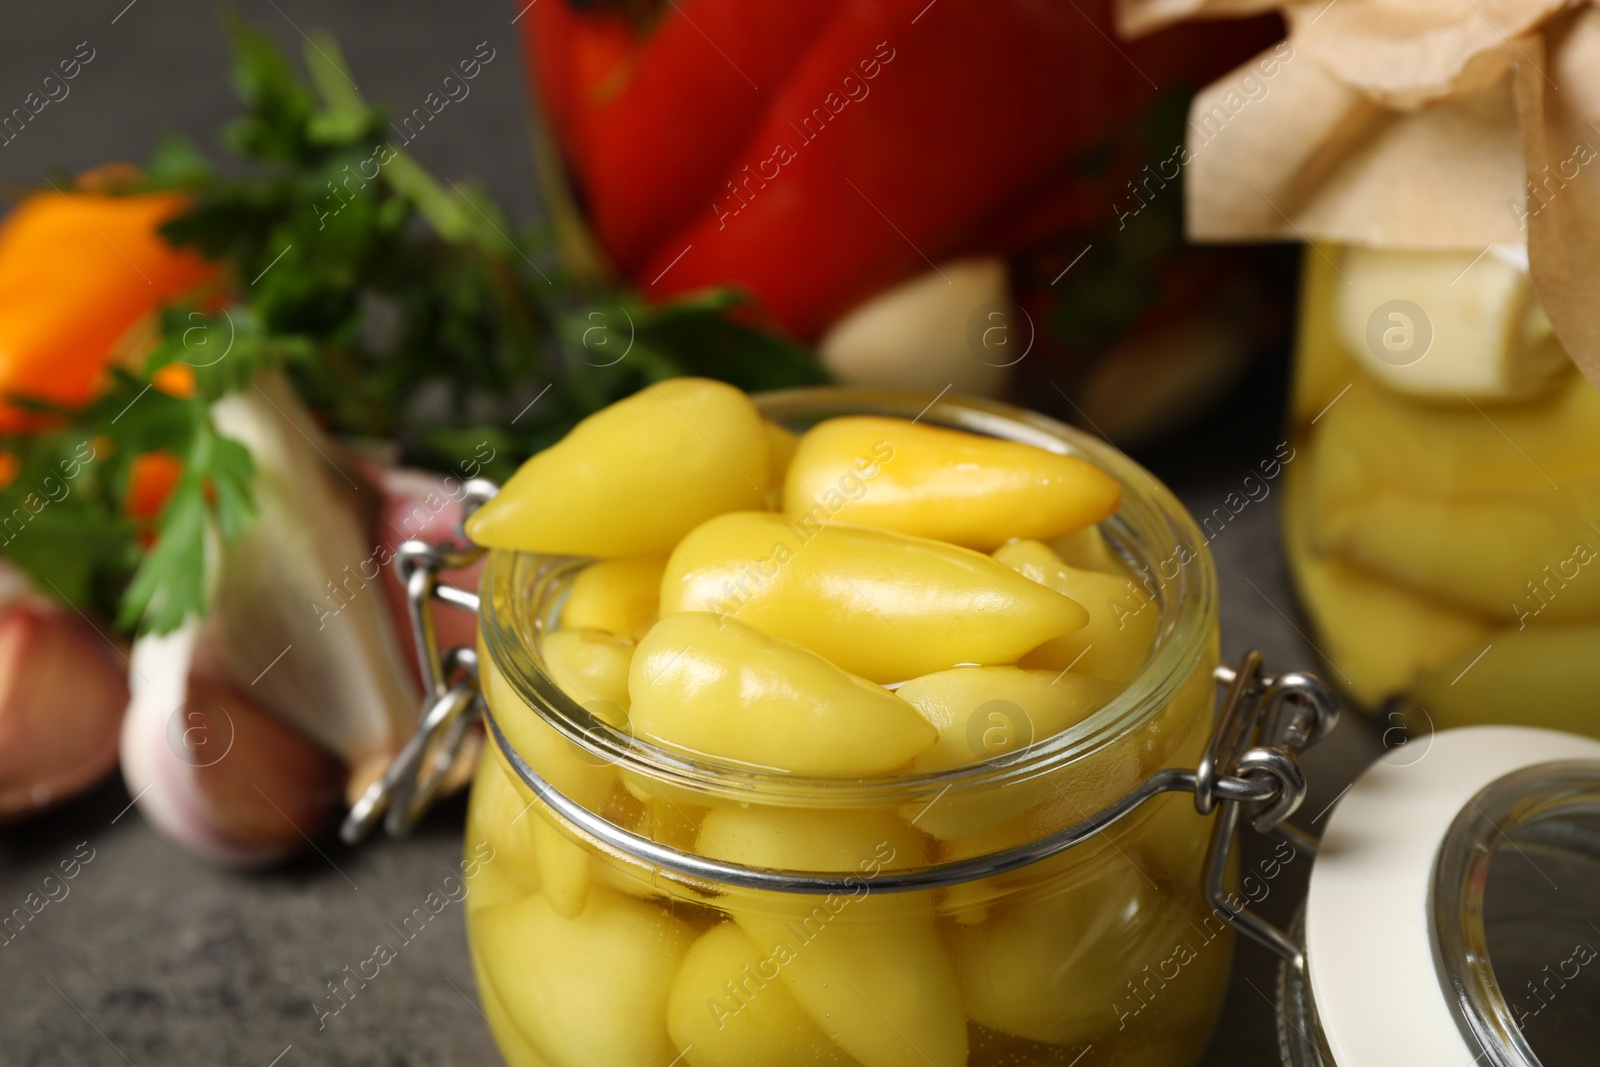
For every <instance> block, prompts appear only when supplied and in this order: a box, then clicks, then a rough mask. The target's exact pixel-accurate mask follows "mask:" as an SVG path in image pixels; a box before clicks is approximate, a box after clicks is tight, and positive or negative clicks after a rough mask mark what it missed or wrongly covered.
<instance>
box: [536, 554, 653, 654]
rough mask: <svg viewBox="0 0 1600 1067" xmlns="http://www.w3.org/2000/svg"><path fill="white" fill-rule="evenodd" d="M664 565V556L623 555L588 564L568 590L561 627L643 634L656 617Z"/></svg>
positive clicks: (639, 635)
mask: <svg viewBox="0 0 1600 1067" xmlns="http://www.w3.org/2000/svg"><path fill="white" fill-rule="evenodd" d="M666 566H667V561H666V558H665V557H664V556H623V557H621V558H619V559H602V560H596V561H595V562H594V563H591V564H589V565H588V566H587V567H585V568H583V570H581V571H579V572H578V574H577V576H576V577H575V578H573V579H572V587H571V588H570V589H568V590H567V603H566V605H565V606H564V607H563V608H562V609H561V625H562V627H563V628H565V629H569V630H605V631H606V632H607V633H613V634H617V635H619V636H621V637H632V638H634V639H635V640H637V639H638V638H641V637H643V636H644V635H645V631H646V630H649V629H650V627H651V626H652V625H654V624H655V621H656V611H657V606H658V604H659V602H660V599H661V572H662V571H664V570H665V569H666Z"/></svg>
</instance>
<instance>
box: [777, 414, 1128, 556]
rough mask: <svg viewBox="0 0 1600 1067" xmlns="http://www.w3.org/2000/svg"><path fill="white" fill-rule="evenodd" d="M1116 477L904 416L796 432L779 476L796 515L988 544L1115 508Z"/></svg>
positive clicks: (1082, 523) (1059, 529) (1060, 529)
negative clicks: (796, 443)
mask: <svg viewBox="0 0 1600 1067" xmlns="http://www.w3.org/2000/svg"><path fill="white" fill-rule="evenodd" d="M1121 499H1122V487H1121V486H1119V485H1118V484H1117V481H1116V479H1114V478H1112V477H1111V476H1110V475H1108V474H1106V473H1105V472H1104V471H1102V470H1100V469H1099V468H1098V467H1095V466H1094V465H1092V464H1090V463H1086V462H1084V461H1083V460H1081V459H1078V458H1077V457H1075V456H1062V455H1057V454H1055V453H1053V452H1046V451H1045V450H1044V449H1042V448H1035V447H1033V446H1032V445H1025V444H1019V443H1017V442H1015V441H1001V440H998V439H995V438H990V437H980V436H978V435H976V434H970V433H962V432H960V431H956V430H946V429H940V428H937V427H933V426H919V425H917V424H916V423H914V422H910V421H907V420H905V419H887V418H876V417H871V416H850V417H846V418H838V419H829V420H828V421H826V422H823V423H819V424H817V425H816V426H814V427H812V428H811V430H809V431H808V432H807V433H806V434H805V436H804V437H802V438H801V439H800V446H799V449H798V450H797V451H796V453H795V456H794V460H793V462H792V463H791V464H790V466H789V474H788V479H787V480H786V482H785V483H784V491H783V507H784V511H786V512H788V514H789V515H791V516H794V517H795V518H797V519H810V520H812V521H815V522H829V521H838V522H849V523H857V524H859V525H862V526H875V527H879V528H880V529H885V530H895V531H898V532H900V533H905V534H913V535H915V536H917V537H930V538H934V539H935V540H940V541H948V542H950V543H952V544H957V545H964V546H966V547H968V548H975V549H980V550H982V551H985V552H987V551H990V550H991V549H994V548H996V547H997V546H999V545H1002V544H1004V543H1005V542H1007V541H1009V540H1011V539H1012V538H1016V537H1027V538H1036V539H1041V540H1043V539H1048V538H1052V537H1059V536H1061V535H1063V534H1068V533H1071V532H1073V531H1075V530H1081V529H1083V528H1085V527H1087V526H1092V525H1094V524H1095V523H1097V522H1099V521H1100V520H1102V519H1105V518H1107V517H1108V516H1110V515H1111V514H1112V513H1113V512H1115V511H1116V510H1117V505H1118V504H1119V503H1120V502H1121Z"/></svg>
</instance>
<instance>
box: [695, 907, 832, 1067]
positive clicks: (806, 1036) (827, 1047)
mask: <svg viewBox="0 0 1600 1067" xmlns="http://www.w3.org/2000/svg"><path fill="white" fill-rule="evenodd" d="M779 975H780V971H779V970H778V968H777V966H776V964H775V962H774V961H773V960H771V959H769V958H768V957H767V955H766V953H764V952H763V951H762V950H761V947H760V946H759V945H757V944H756V943H755V942H754V941H752V940H751V939H750V935H749V934H747V933H745V932H744V931H743V930H741V929H739V927H738V926H736V925H734V924H733V923H723V924H722V925H721V926H715V927H712V928H711V929H710V930H709V931H707V932H706V933H705V934H704V935H702V936H701V938H700V940H698V941H696V942H695V943H694V947H693V948H691V949H689V955H688V957H687V958H685V959H684V961H683V967H682V968H681V969H679V971H678V978H677V981H675V982H674V983H673V986H672V995H671V996H670V997H669V998H668V1000H667V1030H668V1031H669V1032H670V1033H671V1034H672V1040H673V1041H674V1042H675V1043H676V1044H677V1046H678V1047H679V1048H681V1049H683V1050H684V1054H683V1058H684V1061H685V1062H686V1063H688V1064H689V1067H749V1065H750V1064H754V1063H759V1064H761V1065H762V1067H829V1065H834V1064H837V1065H839V1067H848V1065H849V1064H850V1062H851V1061H850V1059H849V1057H847V1056H846V1055H845V1054H844V1053H843V1052H842V1051H841V1050H840V1049H839V1047H838V1046H837V1045H835V1044H834V1043H833V1042H832V1041H830V1040H828V1035H827V1034H825V1033H823V1032H822V1028H821V1027H819V1026H818V1025H817V1024H816V1023H814V1022H812V1021H811V1017H810V1016H809V1015H807V1014H806V1012H805V1009H804V1008H802V1007H801V1006H800V1004H799V1002H798V1001H796V1000H795V999H794V995H793V994H792V993H790V992H789V991H788V990H787V989H786V988H784V985H783V982H782V981H781V980H780V977H779Z"/></svg>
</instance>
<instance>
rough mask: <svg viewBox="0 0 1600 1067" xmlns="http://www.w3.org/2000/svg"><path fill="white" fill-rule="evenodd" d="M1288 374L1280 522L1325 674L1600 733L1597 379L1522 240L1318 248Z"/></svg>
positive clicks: (1463, 715)
mask: <svg viewBox="0 0 1600 1067" xmlns="http://www.w3.org/2000/svg"><path fill="white" fill-rule="evenodd" d="M1519 260H1520V262H1519ZM1295 379H1296V380H1295V386H1294V400H1293V413H1292V416H1291V418H1292V419H1293V421H1294V431H1293V432H1294V442H1295V445H1296V448H1297V449H1298V451H1299V452H1300V458H1298V459H1297V460H1296V462H1295V463H1294V464H1293V465H1292V466H1291V467H1290V468H1289V469H1288V470H1287V472H1286V473H1287V481H1286V493H1287V494H1288V496H1287V497H1286V499H1285V504H1284V518H1285V542H1286V544H1287V547H1288V553H1289V562H1290V566H1291V570H1292V572H1293V574H1294V578H1295V582H1296V585H1297V586H1298V588H1299V591H1300V595H1301V600H1302V602H1303V603H1304V605H1305V608H1306V611H1307V614H1308V615H1309V616H1310V617H1311V621H1312V624H1313V627H1314V629H1315V630H1316V636H1317V643H1318V646H1319V648H1320V649H1321V650H1322V652H1323V653H1324V655H1325V656H1326V657H1327V660H1328V662H1329V664H1330V667H1331V670H1330V672H1329V673H1330V676H1331V679H1332V680H1336V681H1337V682H1338V683H1339V684H1341V685H1342V686H1343V687H1344V688H1345V690H1346V691H1347V692H1348V693H1349V694H1350V695H1351V696H1352V697H1353V698H1354V700H1355V702H1356V703H1357V704H1358V705H1361V706H1363V707H1366V708H1368V709H1371V710H1379V709H1386V710H1396V711H1411V712H1414V713H1416V715H1417V717H1418V718H1419V720H1421V721H1419V722H1417V723H1416V724H1415V725H1416V727H1417V728H1419V729H1426V728H1428V727H1429V726H1430V725H1432V726H1437V727H1440V728H1444V727H1449V726H1460V725H1469V724H1473V723H1496V722H1516V723H1525V724H1529V725H1539V726H1546V727H1550V728H1552V729H1560V730H1571V731H1576V732H1579V733H1588V734H1595V733H1600V719H1597V718H1596V717H1595V715H1594V713H1593V707H1592V705H1593V696H1594V694H1595V692H1597V691H1600V657H1596V656H1595V655H1594V654H1593V649H1594V648H1595V647H1596V645H1597V643H1600V393H1597V392H1596V391H1595V389H1594V387H1593V386H1592V385H1591V384H1590V383H1589V382H1587V381H1586V380H1585V379H1584V378H1583V376H1582V375H1580V374H1579V373H1578V372H1577V370H1576V369H1575V368H1574V367H1573V365H1572V364H1571V362H1570V360H1569V359H1568V358H1567V355H1566V353H1565V351H1564V350H1563V349H1562V348H1561V344H1560V342H1559V340H1558V339H1557V338H1556V336H1555V333H1554V331H1553V329H1552V327H1551V325H1550V321H1549V319H1548V318H1546V317H1545V315H1544V312H1543V310H1542V309H1541V307H1540V305H1539V302H1538V296H1537V294H1536V293H1535V292H1534V290H1533V286H1532V283H1531V281H1530V280H1529V278H1528V274H1527V266H1526V252H1525V251H1523V250H1521V249H1502V248H1493V249H1481V250H1480V249H1476V248H1474V249H1470V250H1465V251H1461V252H1440V251H1427V252H1424V251H1404V250H1395V249H1364V248H1355V247H1341V246H1334V245H1319V246H1315V247H1312V248H1310V249H1308V250H1307V251H1306V255H1305V273H1304V280H1303V291H1302V297H1301V322H1300V331H1299V340H1298V343H1297V352H1296V368H1295Z"/></svg>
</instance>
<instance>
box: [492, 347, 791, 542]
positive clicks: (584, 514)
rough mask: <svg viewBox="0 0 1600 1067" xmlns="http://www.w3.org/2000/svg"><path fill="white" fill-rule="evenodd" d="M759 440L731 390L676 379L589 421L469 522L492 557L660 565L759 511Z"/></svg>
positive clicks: (763, 477)
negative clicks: (658, 560) (630, 559)
mask: <svg viewBox="0 0 1600 1067" xmlns="http://www.w3.org/2000/svg"><path fill="white" fill-rule="evenodd" d="M767 442H768V432H767V429H766V426H765V424H764V423H763V422H762V420H761V416H760V415H758V414H757V413H756V409H755V406H754V405H752V404H751V403H750V400H749V398H748V397H746V396H745V395H744V394H743V393H741V392H740V391H739V390H737V389H735V388H734V387H733V386H731V385H724V384H722V383H721V382H713V381H709V380H707V379H704V378H673V379H671V380H669V381H665V382H658V383H656V384H653V385H649V386H646V387H645V388H644V389H642V390H640V391H639V392H638V393H635V394H634V395H633V396H631V397H629V398H627V399H626V400H621V401H618V402H617V403H615V404H612V405H611V406H610V407H608V408H606V409H605V410H603V411H599V412H596V413H595V414H593V415H590V416H589V417H588V418H586V419H584V420H583V421H582V422H580V423H578V425H577V426H575V427H573V429H572V432H571V433H569V434H567V436H566V437H564V438H562V439H561V441H560V442H559V443H557V444H555V445H553V446H551V447H550V448H547V449H545V450H544V451H543V452H540V453H539V454H538V455H536V456H534V457H533V458H532V459H530V460H528V461H527V462H526V463H524V464H523V465H522V466H521V467H520V468H519V469H518V470H517V473H516V474H514V475H512V477H511V480H510V481H508V482H506V484H505V486H504V487H503V488H502V489H501V490H500V492H499V493H498V494H497V495H496V496H495V498H494V499H493V500H491V501H489V503H487V504H485V505H484V506H483V507H482V508H480V509H478V511H477V512H476V513H475V514H473V516H472V518H471V519H469V520H468V521H467V534H468V536H470V537H471V538H472V539H473V540H474V541H475V542H477V543H478V544H480V545H486V546H488V547H489V548H512V549H521V550H522V551H525V552H546V553H553V554H559V555H574V556H608V557H609V556H639V555H652V554H654V555H665V554H666V553H667V552H668V551H670V550H671V549H672V546H673V545H675V544H676V543H677V542H678V540H679V539H680V538H681V537H683V535H684V534H686V533H688V532H689V531H690V530H692V529H694V528H695V527H696V526H698V525H700V523H702V522H704V521H705V520H707V519H709V518H711V517H712V516H713V515H720V514H721V513H722V512H725V511H738V510H740V509H746V508H759V507H761V506H762V503H763V501H764V499H765V496H766V490H767V483H768V479H769V477H770V475H771V472H770V469H769V466H768V451H769V445H768V443H767Z"/></svg>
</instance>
